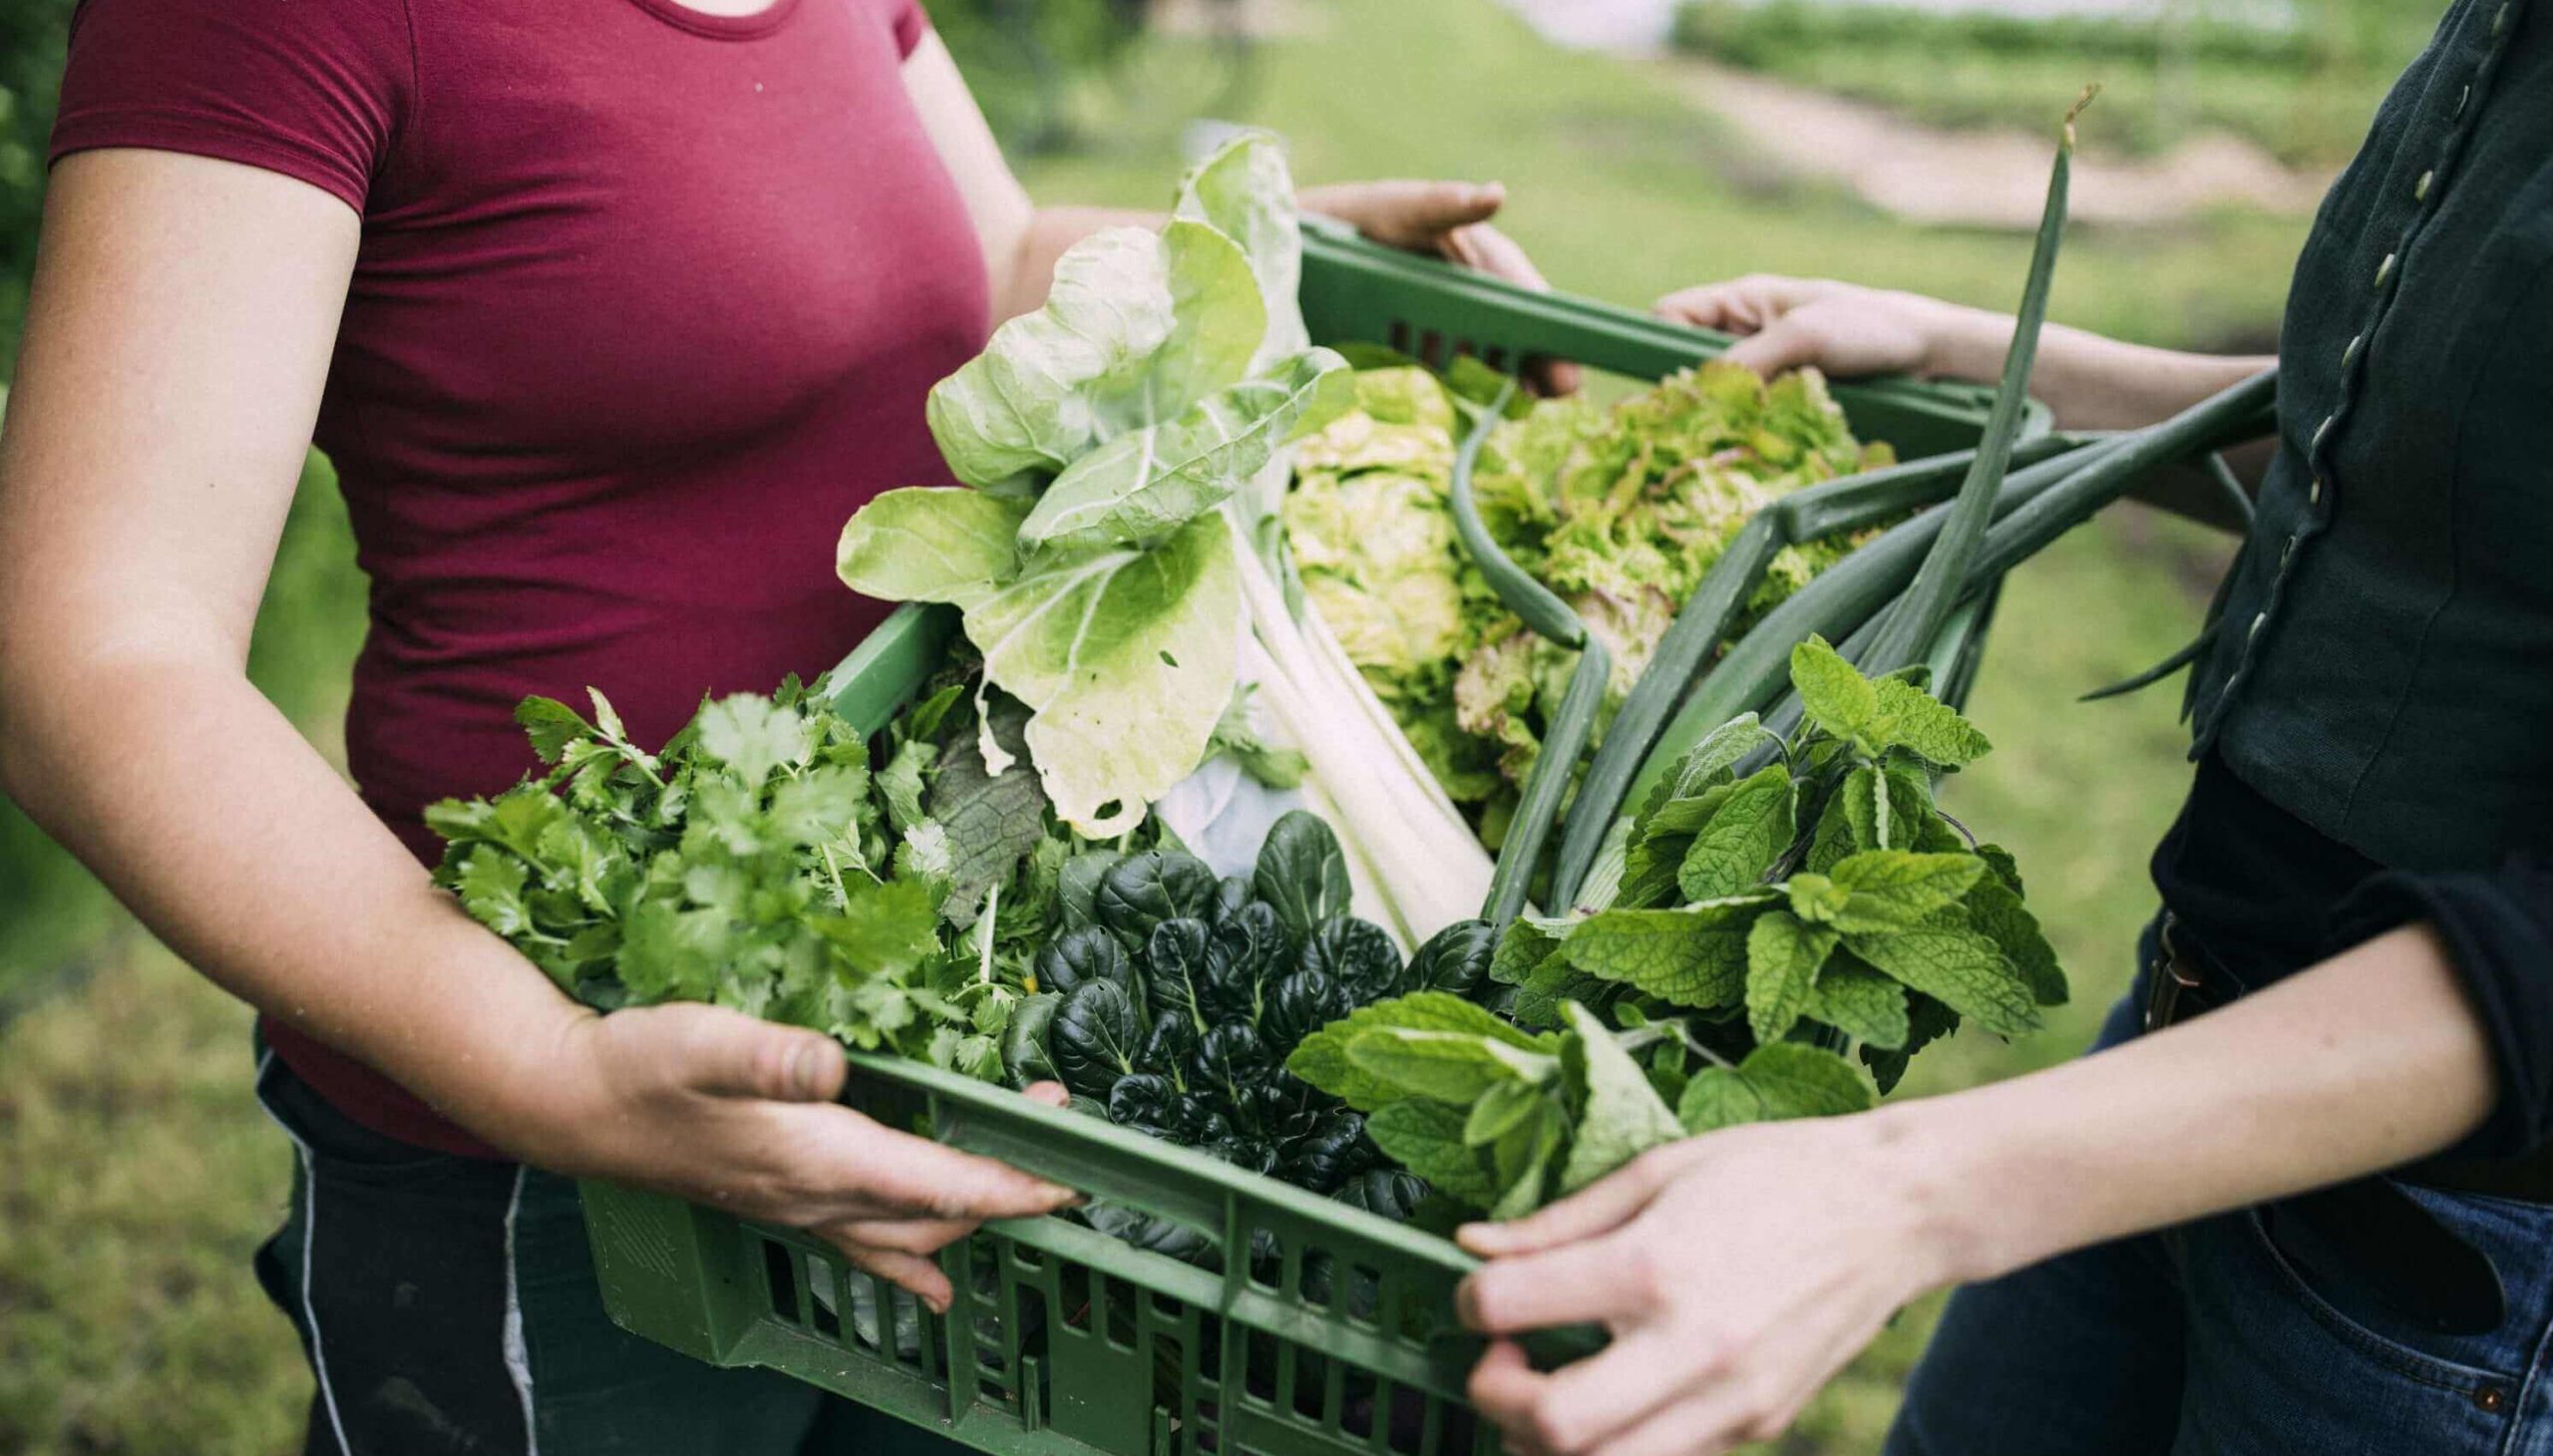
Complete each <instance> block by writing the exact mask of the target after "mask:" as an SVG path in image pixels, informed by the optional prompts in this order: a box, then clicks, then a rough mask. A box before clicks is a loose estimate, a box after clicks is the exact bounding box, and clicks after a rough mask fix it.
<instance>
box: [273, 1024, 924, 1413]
mask: <svg viewBox="0 0 2553 1456" xmlns="http://www.w3.org/2000/svg"><path fill="white" fill-rule="evenodd" d="M257 1098H258V1101H259V1102H260V1103H262V1104H263V1105H264V1106H265V1109H266V1111H267V1112H268V1113H269V1114H271V1115H272V1116H273V1118H274V1119H275V1121H276V1122H277V1123H278V1124H279V1125H281V1127H282V1128H283V1131H284V1133H285V1134H286V1135H287V1136H288V1137H290V1138H291V1139H292V1142H293V1145H294V1150H295V1153H296V1158H295V1163H294V1169H293V1186H292V1207H291V1209H290V1211H289V1213H288V1214H287V1215H286V1216H285V1219H284V1224H283V1227H282V1229H280V1230H278V1231H277V1232H276V1234H275V1236H274V1237H273V1238H272V1239H270V1240H268V1241H267V1242H266V1244H265V1246H264V1247H263V1248H261V1249H259V1250H258V1251H257V1260H256V1267H257V1278H258V1281H259V1282H260V1283H262V1284H263V1285H264V1286H265V1290H266V1294H267V1296H268V1297H269V1298H271V1299H273V1300H274V1302H275V1306H276V1307H277V1308H279V1309H281V1310H282V1311H283V1312H284V1314H285V1315H286V1316H288V1317H289V1318H290V1319H291V1320H292V1322H293V1325H294V1327H295V1328H296V1329H298V1330H299V1331H300V1334H301V1346H302V1350H303V1351H304V1353H305V1354H306V1355H307V1356H308V1357H309V1360H310V1368H311V1374H312V1376H313V1379H314V1383H315V1384H316V1387H317V1388H316V1390H315V1391H314V1392H313V1394H312V1396H311V1401H310V1424H309V1430H308V1434H307V1436H306V1438H305V1440H304V1443H303V1450H304V1451H305V1452H308V1453H311V1456H599V1453H604V1452H613V1453H628V1456H656V1453H662V1456H815V1453H859V1456H954V1453H957V1452H959V1451H961V1450H963V1448H962V1447H959V1446H957V1445H955V1444H954V1443H953V1442H950V1441H947V1440H945V1439H943V1438H941V1437H938V1436H936V1435H933V1434H930V1433H928V1432H925V1431H922V1430H920V1429H918V1428H915V1427H912V1426H910V1425H907V1424H905V1423H903V1422H901V1421H897V1420H895V1419H893V1418H891V1417H888V1416H884V1415H880V1414H878V1413H876V1412H873V1411H868V1410H864V1409H862V1408H860V1407H857V1406H853V1405H850V1404H848V1403H846V1402H842V1401H837V1400H833V1399H831V1398H829V1397H827V1396H825V1395H823V1394H822V1393H821V1392H819V1391H818V1390H817V1389H816V1388H815V1387H813V1386H810V1385H804V1384H801V1383H799V1382H797V1381H795V1380H791V1379H787V1378H785V1377H782V1376H780V1375H776V1374H773V1373H771V1372H769V1371H765V1370H720V1369H715V1368H713V1367H711V1366H708V1365H705V1364H702V1363H700V1362H699V1361H697V1360H693V1359H691V1358H689V1357H688V1356H684V1355H679V1354H676V1353H674V1352H673V1351H671V1350H668V1349H666V1348H664V1347H663V1346H661V1345H656V1344H653V1343H650V1342H648V1341H646V1340H643V1339H640V1338H638V1337H637V1336H636V1335H633V1334H629V1333H627V1332H626V1331H624V1330H622V1329H621V1328H620V1327H619V1326H617V1325H615V1324H613V1323H612V1322H611V1320H610V1319H609V1318H608V1317H607V1316H606V1315H605V1314H604V1313H603V1308H602V1294H601V1291H600V1290H599V1289H598V1288H597V1287H596V1285H595V1282H594V1273H593V1257H592V1255H591V1253H590V1252H589V1251H588V1250H587V1248H586V1245H585V1229H584V1219H583V1215H582V1212H581V1210H580V1209H579V1207H578V1205H577V1200H576V1191H575V1187H574V1185H573V1184H571V1183H568V1182H567V1181H566V1180H564V1179H560V1178H556V1177H553V1176H551V1175H549V1174H547V1173H542V1172H539V1171H537V1170H534V1169H530V1168H523V1167H518V1166H515V1165H513V1164H505V1163H490V1162H486V1161H483V1160H479V1159H475V1158H460V1157H453V1156H450V1155H447V1154H442V1153H434V1152H429V1151H426V1150H424V1149H421V1148H416V1147H412V1146H410V1145H408V1144H406V1143H402V1142H399V1141H397V1140H395V1139H391V1138H385V1137H382V1136H381V1135H379V1134H377V1133H374V1132H371V1131H370V1130H368V1129H366V1128H363V1127H361V1126H360V1125H358V1124H356V1123H354V1122H352V1121H349V1120H348V1119H347V1118H346V1117H345V1116H344V1114H342V1113H340V1112H338V1111H337V1110H336V1109H335V1108H334V1107H332V1106H330V1105H329V1103H328V1101H327V1100H326V1099H325V1098H324V1097H322V1096H320V1095H319V1093H317V1092H316V1091H314V1090H313V1089H312V1088H311V1087H309V1086H308V1085H307V1084H306V1083H304V1082H302V1081H301V1079H299V1078H298V1077H295V1076H294V1075H293V1074H292V1072H291V1069H290V1068H288V1067H286V1066H284V1065H283V1064H282V1063H281V1062H280V1061H277V1060H275V1059H274V1058H273V1057H272V1056H271V1055H269V1054H267V1053H266V1052H265V1051H264V1050H263V1048H260V1049H259V1054H258V1064H257Z"/></svg>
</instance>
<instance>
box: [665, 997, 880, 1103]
mask: <svg viewBox="0 0 2553 1456" xmlns="http://www.w3.org/2000/svg"><path fill="white" fill-rule="evenodd" d="M690 1019H691V1022H692V1024H691V1025H690V1026H689V1027H687V1028H686V1031H687V1033H688V1034H687V1035H686V1036H685V1037H684V1039H683V1044H682V1047H681V1053H680V1055H681V1069H682V1070H681V1076H682V1080H683V1081H685V1082H687V1083H689V1084H690V1085H691V1086H693V1087H696V1088H698V1089H699V1090H701V1091H703V1092H707V1093H709V1094H711V1095H712V1096H720V1097H762V1098H768V1099H770V1100H772V1101H774V1102H831V1101H833V1100H834V1099H835V1098H836V1097H839V1096H841V1095H842V1084H843V1078H844V1076H845V1075H846V1074H847V1073H848V1071H849V1070H850V1068H849V1064H848V1063H846V1062H845V1061H844V1060H843V1050H842V1047H841V1045H840V1044H839V1043H837V1042H836V1041H835V1040H834V1039H833V1038H832V1037H830V1036H827V1035H825V1034H824V1033H823V1032H820V1031H810V1030H807V1029H806V1028H804V1027H800V1026H783V1025H780V1024H779V1023H777V1022H772V1021H761V1020H756V1019H755V1018H753V1017H751V1016H747V1015H745V1014H743V1013H741V1012H737V1011H729V1010H726V1009H724V1008H721V1007H708V1006H704V1007H701V1008H699V1013H698V1014H696V1015H694V1016H693V1017H691V1018H690Z"/></svg>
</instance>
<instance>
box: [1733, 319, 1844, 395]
mask: <svg viewBox="0 0 2553 1456" xmlns="http://www.w3.org/2000/svg"><path fill="white" fill-rule="evenodd" d="M1825 354H1826V339H1825V337H1824V336H1823V335H1821V334H1820V333H1819V332H1818V331H1817V330H1816V329H1814V328H1810V327H1808V326H1807V325H1805V324H1803V323H1801V322H1800V321H1799V318H1798V316H1797V315H1791V316H1788V317H1784V318H1780V319H1776V320H1774V321H1773V322H1772V323H1771V324H1770V325H1768V326H1766V327H1765V329H1764V330H1763V331H1762V332H1760V333H1752V334H1748V335H1747V336H1746V337H1744V338H1742V339H1739V340H1738V341H1737V342H1736V343H1734V344H1731V345H1730V346H1729V349H1728V353H1727V354H1726V355H1724V356H1723V357H1725V358H1726V359H1727V360H1728V362H1730V363H1731V364H1743V365H1745V366H1746V367H1747V368H1749V369H1752V370H1754V371H1755V372H1756V373H1757V374H1760V375H1762V376H1764V377H1765V378H1766V379H1770V378H1772V377H1773V376H1774V375H1776V374H1779V373H1781V372H1783V371H1784V370H1787V369H1797V368H1799V367H1800V366H1801V365H1803V364H1815V363H1817V362H1819V360H1820V359H1822V358H1823V357H1824V356H1825Z"/></svg>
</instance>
